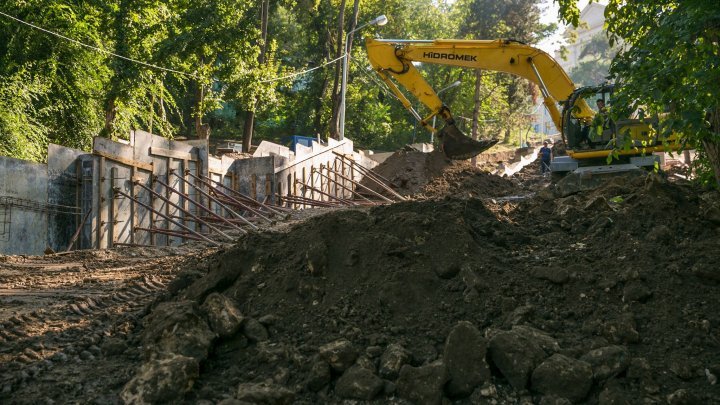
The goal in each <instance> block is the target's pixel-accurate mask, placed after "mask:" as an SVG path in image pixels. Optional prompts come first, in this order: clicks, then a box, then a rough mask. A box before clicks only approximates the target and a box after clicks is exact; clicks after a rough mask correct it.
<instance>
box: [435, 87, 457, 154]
mask: <svg viewBox="0 0 720 405" xmlns="http://www.w3.org/2000/svg"><path fill="white" fill-rule="evenodd" d="M460 84H462V82H461V81H460V80H455V81H454V82H452V83H450V84H449V85H447V86H446V87H444V88H442V89H440V90H438V91H437V93H435V94H437V95H438V96H440V93H442V92H443V91H445V90H450V89H452V88H453V87H457V86H459V85H460ZM436 120H437V115H435V116H433V123H432V126H433V128H435V121H436ZM434 141H435V133H434V132H431V133H430V143H433V142H434Z"/></svg>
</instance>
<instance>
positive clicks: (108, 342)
mask: <svg viewBox="0 0 720 405" xmlns="http://www.w3.org/2000/svg"><path fill="white" fill-rule="evenodd" d="M100 350H101V351H102V353H103V354H105V355H106V356H115V355H118V354H122V353H123V352H125V350H127V343H125V341H124V340H122V339H118V338H113V337H108V338H105V340H103V343H102V345H101V346H100Z"/></svg>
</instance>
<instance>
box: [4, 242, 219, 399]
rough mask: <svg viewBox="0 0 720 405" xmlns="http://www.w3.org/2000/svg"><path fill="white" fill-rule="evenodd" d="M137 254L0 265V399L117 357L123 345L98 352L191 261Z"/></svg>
mask: <svg viewBox="0 0 720 405" xmlns="http://www.w3.org/2000/svg"><path fill="white" fill-rule="evenodd" d="M141 253H142V256H150V257H130V256H128V257H116V256H120V255H112V254H110V255H107V257H108V258H107V259H103V258H100V259H97V258H88V259H86V260H77V258H76V257H73V256H72V255H69V256H68V257H65V258H60V261H58V258H57V257H52V256H50V257H37V258H33V257H4V258H0V259H4V260H0V282H2V287H0V303H2V304H3V305H0V364H3V367H2V368H0V398H1V397H3V396H4V395H9V394H11V393H12V392H13V391H14V390H15V388H17V387H19V386H25V385H27V384H28V383H29V382H30V381H32V380H35V379H38V378H42V375H43V374H44V373H45V372H47V371H48V370H51V369H53V368H55V367H57V366H61V365H63V364H68V363H69V364H72V363H78V364H80V363H83V362H93V361H95V360H96V359H98V358H99V357H102V356H104V355H105V353H104V351H107V350H110V351H113V350H114V351H116V352H117V351H122V350H123V347H124V343H120V346H119V347H120V348H119V349H118V348H114V349H113V348H110V349H108V348H106V347H104V345H103V344H104V343H106V342H108V341H110V340H113V339H114V342H116V344H117V342H124V341H125V340H126V339H127V338H128V336H129V335H130V334H131V333H132V331H133V330H134V328H135V326H136V324H137V322H138V320H139V319H140V318H141V317H142V316H143V315H144V314H145V313H146V312H147V311H148V310H149V307H150V305H151V304H152V303H153V301H154V300H155V299H156V298H157V297H158V296H159V295H161V294H162V293H163V292H164V291H166V289H167V286H168V284H169V283H170V281H171V280H172V279H173V277H174V276H175V275H176V274H177V272H178V271H179V270H180V269H182V268H184V267H186V265H187V263H188V262H191V261H193V256H192V255H185V256H178V255H172V254H171V255H168V254H167V253H165V254H164V255H163V256H165V257H154V256H153V253H152V251H149V252H144V253H143V252H141ZM182 253H185V252H182ZM204 254H205V253H203V255H204ZM5 304H7V305H5Z"/></svg>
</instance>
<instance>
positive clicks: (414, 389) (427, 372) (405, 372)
mask: <svg viewBox="0 0 720 405" xmlns="http://www.w3.org/2000/svg"><path fill="white" fill-rule="evenodd" d="M447 380H448V375H447V369H446V368H445V364H443V362H442V361H440V360H438V361H436V362H433V363H430V364H427V365H424V366H421V367H412V366H409V365H405V366H403V368H402V369H401V370H400V376H399V377H398V380H397V382H396V385H397V393H398V395H399V396H400V398H404V399H406V400H408V401H411V402H414V403H418V404H440V403H441V402H442V398H443V386H444V385H445V383H446V382H447Z"/></svg>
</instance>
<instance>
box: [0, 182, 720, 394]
mask: <svg viewBox="0 0 720 405" xmlns="http://www.w3.org/2000/svg"><path fill="white" fill-rule="evenodd" d="M443 170H445V169H443ZM528 170H531V169H528ZM444 172H445V173H447V176H445V175H443V176H442V187H441V186H440V185H438V186H437V187H436V189H437V190H439V191H438V194H442V193H444V197H443V198H439V199H426V200H421V201H409V202H403V203H397V204H393V205H388V206H381V207H375V208H372V209H356V210H342V211H334V212H330V213H328V214H326V215H323V216H319V217H316V218H312V219H310V220H308V221H306V222H304V223H302V224H298V225H296V226H294V227H292V228H290V229H287V230H283V231H281V232H280V231H268V232H263V233H257V234H253V235H250V236H248V237H246V238H244V239H242V240H241V241H240V242H239V243H238V244H237V245H236V246H234V247H231V248H228V249H226V250H224V251H221V252H218V253H216V254H214V255H212V256H209V257H208V258H206V259H204V260H202V261H201V262H200V263H198V264H192V265H190V268H189V270H192V271H193V272H191V273H185V274H187V276H185V277H184V278H182V279H181V280H182V282H176V283H174V284H173V285H172V286H171V288H169V289H167V293H166V295H165V297H164V298H163V299H162V300H161V302H160V301H159V302H158V303H157V305H154V307H153V309H152V311H151V312H150V315H149V316H147V317H145V319H144V320H143V322H142V327H138V328H136V329H135V330H134V331H133V332H132V333H130V334H128V335H127V337H126V338H125V339H124V340H123V342H124V343H125V345H126V349H125V350H123V351H121V352H110V351H108V352H105V351H103V350H102V349H101V352H100V353H99V354H98V356H99V358H100V359H101V361H108V362H112V361H115V362H117V364H121V365H123V368H122V369H121V370H122V371H123V373H124V374H119V375H118V376H115V377H114V378H112V379H111V378H109V377H107V376H98V377H97V378H94V379H93V382H92V383H86V384H80V387H77V386H76V385H73V386H72V387H64V386H62V385H61V384H59V383H58V381H57V380H55V381H53V380H52V379H49V377H47V376H48V375H51V376H53V377H54V378H56V379H57V378H58V374H57V372H58V371H59V370H63V371H64V372H67V371H69V370H73V367H75V368H74V370H75V371H80V372H82V373H88V374H85V375H86V376H89V375H90V374H89V373H90V372H91V370H90V369H89V368H87V369H86V368H79V367H80V365H79V364H78V365H75V364H72V365H70V366H63V365H61V364H60V363H58V365H57V368H58V370H56V371H54V372H50V371H46V373H48V374H42V373H40V374H39V375H38V376H33V375H28V376H27V377H23V376H21V377H23V378H20V379H15V380H8V383H7V384H9V386H10V388H9V389H8V390H7V391H6V392H4V393H3V394H2V396H0V398H1V399H3V401H8V402H11V403H29V402H31V401H36V400H40V399H43V398H44V397H45V396H48V395H51V396H55V398H56V399H57V400H59V401H61V402H73V401H80V402H92V401H96V402H97V401H100V402H108V401H118V400H120V399H122V400H124V401H126V402H132V403H137V402H141V401H146V402H175V403H205V404H210V403H222V404H238V403H243V402H244V403H264V404H267V403H271V404H289V403H308V404H309V403H339V402H341V401H345V400H360V401H368V402H369V403H437V404H439V403H443V402H445V403H447V402H448V401H450V402H451V403H458V404H464V403H467V404H470V403H528V404H529V403H536V404H540V403H542V404H564V403H591V404H594V403H602V404H610V403H613V404H634V403H671V404H684V403H720V386H718V384H717V379H718V377H720V350H719V349H720V341H719V340H718V339H719V338H720V333H719V332H720V315H719V314H720V294H718V289H719V288H720V285H719V284H718V283H720V270H718V269H719V268H718V267H717V265H716V264H717V263H718V262H720V250H718V249H717V246H718V245H719V244H720V231H719V230H718V224H720V208H718V204H717V201H718V194H717V193H706V192H702V191H701V190H697V189H694V188H692V187H691V186H689V185H679V184H672V183H667V182H666V181H665V180H663V179H662V178H660V177H658V176H654V175H651V176H647V175H638V174H636V175H628V176H620V177H617V178H615V179H614V180H612V181H609V182H606V183H604V184H603V185H602V186H600V187H599V188H596V189H593V190H585V191H580V190H582V187H580V186H579V183H577V182H576V183H573V182H572V181H573V179H571V178H569V179H568V180H565V182H566V183H563V184H559V185H557V186H550V187H548V188H544V189H542V190H540V192H539V193H538V195H537V196H535V197H532V198H528V199H526V200H518V201H515V200H502V199H497V200H491V199H486V198H482V199H481V198H476V197H474V196H476V195H484V196H488V195H489V194H491V192H486V190H484V189H483V187H484V185H487V184H489V189H490V190H492V193H495V192H497V193H498V194H502V192H501V191H500V190H501V188H502V187H500V186H497V185H495V184H494V183H493V182H495V181H497V182H499V181H500V180H497V179H494V180H492V181H487V182H485V181H484V180H477V179H481V178H483V177H482V176H480V177H477V173H474V172H473V173H468V172H463V170H460V171H458V172H453V171H452V170H450V171H444ZM525 175H526V176H529V177H533V178H537V175H535V174H529V173H526V174H525ZM471 178H476V179H475V180H469V179H471ZM501 180H503V179H501ZM539 181H541V180H539ZM430 183H432V182H428V184H430ZM511 184H514V183H511ZM534 184H535V185H536V186H537V185H538V184H543V183H541V182H538V183H534ZM455 187H457V188H455ZM468 189H471V190H468ZM496 190H497V191H496ZM503 190H504V191H505V192H506V195H507V194H509V193H513V192H514V191H515V189H514V188H513V187H508V188H507V189H503ZM456 191H457V192H456ZM471 193H472V195H473V196H470V195H471ZM198 268H200V269H207V271H206V272H205V271H204V270H200V271H198ZM203 273H206V274H204V275H202V274H203ZM193 274H194V276H193ZM101 344H102V342H101ZM43 376H45V377H43ZM15 377H17V376H15V375H13V376H12V378H15ZM43 378H44V379H43ZM89 387H93V390H90V389H89ZM100 387H102V388H104V391H103V392H102V394H100V393H99V392H98V391H97V389H98V388H100Z"/></svg>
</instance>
